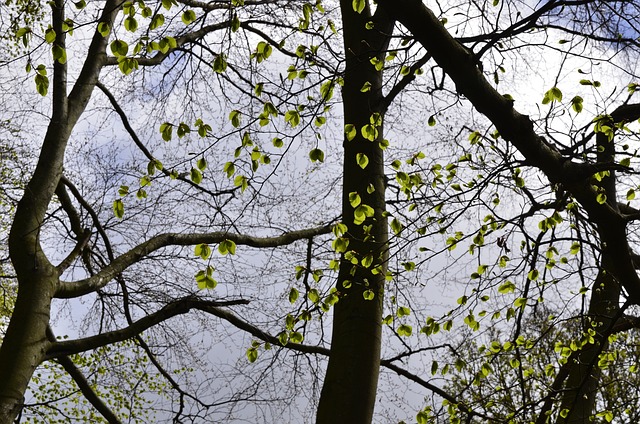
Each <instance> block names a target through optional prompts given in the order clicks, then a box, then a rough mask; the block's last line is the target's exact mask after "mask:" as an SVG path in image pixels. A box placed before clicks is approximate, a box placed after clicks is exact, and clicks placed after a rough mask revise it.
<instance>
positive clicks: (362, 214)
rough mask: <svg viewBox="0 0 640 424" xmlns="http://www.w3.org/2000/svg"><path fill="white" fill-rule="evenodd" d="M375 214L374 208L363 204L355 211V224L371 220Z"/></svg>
mask: <svg viewBox="0 0 640 424" xmlns="http://www.w3.org/2000/svg"><path fill="white" fill-rule="evenodd" d="M374 214H375V212H374V210H373V208H372V207H371V206H369V205H365V204H361V205H360V206H358V207H357V208H356V209H355V210H354V211H353V216H354V219H353V223H354V224H356V225H360V224H362V223H363V222H364V221H365V220H366V219H367V218H371V217H372V216H373V215H374Z"/></svg>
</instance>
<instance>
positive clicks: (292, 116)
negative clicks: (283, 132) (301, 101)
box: [284, 110, 300, 128]
mask: <svg viewBox="0 0 640 424" xmlns="http://www.w3.org/2000/svg"><path fill="white" fill-rule="evenodd" d="M284 120H285V122H288V123H289V125H291V128H295V127H297V126H298V124H300V114H299V113H298V111H297V110H289V111H287V112H286V113H285V114H284Z"/></svg>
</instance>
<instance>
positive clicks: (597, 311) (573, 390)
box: [558, 112, 629, 424]
mask: <svg viewBox="0 0 640 424" xmlns="http://www.w3.org/2000/svg"><path fill="white" fill-rule="evenodd" d="M614 113H615V112H614ZM596 144H597V146H598V158H597V161H598V162H599V163H603V164H606V163H613V161H614V159H615V144H614V141H613V140H608V138H607V136H606V135H605V134H602V133H598V134H597V135H596ZM615 178H616V177H615V171H614V170H610V171H609V176H606V177H604V178H602V181H601V182H600V184H599V186H600V188H601V189H602V190H603V191H604V193H605V194H606V195H607V203H608V204H609V206H611V208H613V209H614V210H616V211H617V210H618V202H617V194H616V181H615ZM615 225H616V223H613V222H612V223H608V224H607V227H606V228H603V227H602V226H600V227H599V229H598V230H599V231H598V232H599V236H600V245H601V249H602V253H601V255H602V256H601V258H600V270H599V272H598V275H597V277H596V280H595V281H594V283H593V287H592V289H591V299H590V301H589V310H588V312H587V319H586V322H585V324H584V328H583V329H582V330H583V331H584V332H587V331H589V330H592V331H593V330H595V331H596V334H595V335H594V343H591V344H586V345H585V346H584V347H583V348H582V351H581V352H580V353H579V355H578V356H577V358H576V360H575V363H574V364H572V365H571V368H570V370H569V376H568V377H567V381H566V382H565V386H564V389H565V391H564V393H563V395H562V401H561V404H560V411H565V412H564V413H563V414H562V415H565V413H566V415H565V417H562V416H560V417H559V418H558V423H560V424H583V423H589V422H591V419H590V417H591V416H592V415H593V414H594V412H595V407H596V395H597V391H598V387H599V383H600V378H601V375H602V371H601V370H600V367H599V366H598V355H599V354H600V352H602V351H604V350H605V349H607V347H608V338H609V334H610V331H607V330H610V329H611V326H612V325H613V324H614V320H615V319H616V315H617V314H618V311H619V309H620V284H618V279H617V278H616V275H615V274H616V272H615V266H614V259H615V257H616V256H619V255H620V252H619V249H626V250H628V249H629V247H628V246H627V245H624V246H620V245H619V244H620V243H618V242H617V241H612V240H609V238H610V235H611V234H616V233H620V232H622V233H625V231H626V230H625V228H624V224H619V225H621V226H622V228H615V229H614V228H612V227H613V226H615Z"/></svg>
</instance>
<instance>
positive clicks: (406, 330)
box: [398, 324, 413, 337]
mask: <svg viewBox="0 0 640 424" xmlns="http://www.w3.org/2000/svg"><path fill="white" fill-rule="evenodd" d="M412 333H413V328H412V327H411V326H410V325H408V324H402V325H401V326H400V327H398V334H399V335H401V336H404V337H409V336H411V334H412Z"/></svg>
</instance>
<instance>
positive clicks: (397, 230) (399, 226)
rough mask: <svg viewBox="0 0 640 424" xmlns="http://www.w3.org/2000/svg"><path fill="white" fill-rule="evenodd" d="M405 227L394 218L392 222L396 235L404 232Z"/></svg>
mask: <svg viewBox="0 0 640 424" xmlns="http://www.w3.org/2000/svg"><path fill="white" fill-rule="evenodd" d="M403 228H404V226H403V225H402V223H401V222H400V221H399V220H398V218H395V217H394V218H393V219H392V220H391V229H392V230H393V233H394V234H395V235H398V234H400V233H401V232H402V230H403Z"/></svg>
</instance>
